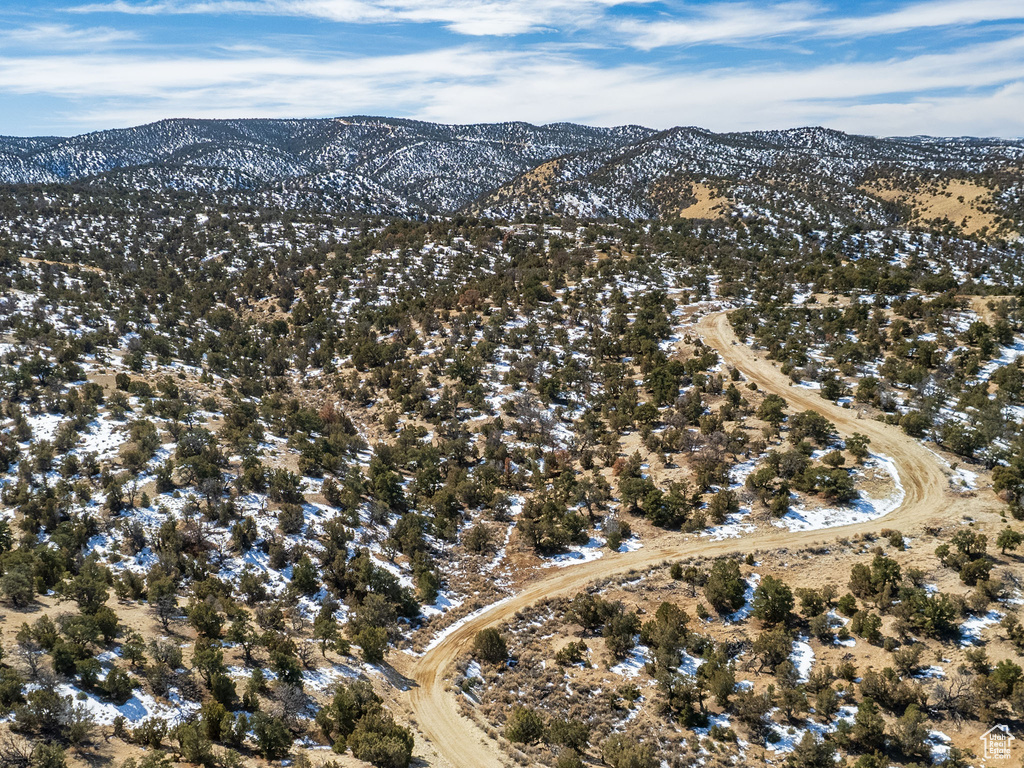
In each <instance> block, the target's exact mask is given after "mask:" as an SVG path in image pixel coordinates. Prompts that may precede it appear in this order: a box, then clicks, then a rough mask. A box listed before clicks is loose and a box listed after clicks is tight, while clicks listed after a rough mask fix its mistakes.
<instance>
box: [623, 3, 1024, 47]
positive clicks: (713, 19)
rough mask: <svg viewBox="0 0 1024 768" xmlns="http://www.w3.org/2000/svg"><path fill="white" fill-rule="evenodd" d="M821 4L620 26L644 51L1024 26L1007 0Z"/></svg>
mask: <svg viewBox="0 0 1024 768" xmlns="http://www.w3.org/2000/svg"><path fill="white" fill-rule="evenodd" d="M827 10H828V8H827V7H826V6H824V5H821V4H819V3H809V2H793V3H779V4H775V5H766V4H763V3H745V2H722V3H714V4H711V5H704V6H699V7H694V8H693V11H692V13H691V14H690V15H688V16H687V17H685V18H679V17H677V16H666V17H664V18H660V19H658V20H656V21H644V20H640V19H630V20H627V21H623V22H621V23H620V24H619V26H618V29H619V31H620V32H621V33H623V34H624V35H626V36H628V37H629V38H630V41H631V45H633V46H634V47H636V48H640V49H642V50H652V49H654V48H662V47H666V46H685V45H696V44H741V43H743V44H746V43H751V42H758V41H765V40H770V39H772V38H777V37H781V36H790V35H796V36H800V37H803V38H856V37H866V36H872V35H887V34H896V33H900V32H908V31H911V30H918V29H922V30H923V29H934V28H937V27H953V26H964V25H972V24H979V23H982V22H990V21H1024V8H1022V7H1021V6H1020V5H1019V4H1016V3H1012V2H1006V1H1005V0H944V1H943V2H923V3H917V4H914V5H909V6H906V7H904V8H900V9H897V10H894V11H887V12H885V13H879V14H874V15H870V16H834V15H827V13H826V11H827Z"/></svg>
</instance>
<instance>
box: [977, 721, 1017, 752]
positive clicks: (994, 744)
mask: <svg viewBox="0 0 1024 768" xmlns="http://www.w3.org/2000/svg"><path fill="white" fill-rule="evenodd" d="M981 741H982V743H983V744H984V745H985V756H984V759H985V760H1005V759H1007V758H1009V757H1010V751H1011V746H1012V744H1013V742H1014V741H1016V739H1015V738H1014V736H1013V734H1012V733H1010V728H1009V726H1007V725H994V726H992V727H991V728H989V729H988V730H987V731H985V732H984V733H983V734H981Z"/></svg>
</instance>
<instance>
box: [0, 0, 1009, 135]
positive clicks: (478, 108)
mask: <svg viewBox="0 0 1024 768" xmlns="http://www.w3.org/2000/svg"><path fill="white" fill-rule="evenodd" d="M345 115H386V116H393V117H411V118H418V119H423V120H431V121H437V122H446V123H472V122H495V121H503V120H524V121H527V122H531V123H536V124H543V123H552V122H562V121H570V122H580V123H586V124H590V125H604V126H608V125H621V124H628V123H633V124H641V125H646V126H649V127H653V128H668V127H671V126H676V125H697V126H701V127H704V128H709V129H711V130H715V131H742V130H756V129H776V128H791V127H798V126H805V125H823V126H826V127H829V128H836V129H839V130H843V131H847V132H852V133H863V134H870V135H879V136H894V135H915V134H929V135H935V136H965V135H971V136H999V137H1005V138H1013V137H1021V136H1024V0H917V1H911V2H900V1H899V0H884V1H882V0H849V1H847V2H826V1H824V0H820V1H814V0H810V1H804V0H795V1H794V2H786V1H784V2H745V1H742V0H741V1H737V2H732V1H730V2H722V1H720V0H707V1H697V0H695V1H693V2H689V1H687V0H663V1H650V2H649V1H648V0H505V1H504V2H496V1H494V0H35V2H26V1H25V0H2V2H0V134H4V135H20V136H28V135H72V134H77V133H84V132H88V131H94V130H101V129H105V128H119V127H127V126H131V125H138V124H142V123H147V122H153V121H155V120H160V119H163V118H171V117H191V118H228V117H282V118H303V117H333V116H345Z"/></svg>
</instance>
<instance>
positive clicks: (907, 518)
mask: <svg viewBox="0 0 1024 768" xmlns="http://www.w3.org/2000/svg"><path fill="white" fill-rule="evenodd" d="M698 331H699V333H700V335H701V336H702V337H703V338H704V340H705V342H706V343H707V344H709V345H710V346H712V347H714V348H715V349H716V350H718V352H719V353H720V354H721V356H722V357H723V358H724V360H725V362H726V363H727V364H729V365H731V366H735V367H737V368H739V369H740V371H742V372H743V374H744V375H745V376H746V377H747V378H748V379H749V380H751V381H754V382H756V383H757V385H758V386H759V387H760V388H761V389H763V390H765V391H767V392H774V393H776V394H779V395H781V396H783V397H784V398H786V400H787V402H788V403H789V407H790V410H791V411H802V410H807V409H812V410H815V411H817V412H819V413H821V414H822V415H824V416H826V417H827V418H828V419H830V420H831V421H832V422H834V423H835V425H836V427H837V428H838V429H839V431H840V433H842V434H845V435H850V434H852V433H853V432H860V433H861V434H864V435H867V436H868V437H869V438H871V446H870V448H871V450H872V451H873V452H874V453H881V454H885V455H887V456H889V457H890V458H891V459H893V461H894V462H895V463H896V466H897V469H898V471H899V474H900V480H901V481H902V483H903V486H904V489H905V491H906V496H905V498H904V501H903V504H902V505H901V506H900V507H899V508H898V509H896V510H895V511H893V512H892V513H890V514H889V515H887V516H886V518H885V520H884V522H883V521H879V520H874V521H869V522H864V523H857V524H854V525H846V526H842V527H836V528H830V529H828V530H819V531H803V532H798V533H793V532H790V531H788V530H786V529H782V528H780V529H762V530H759V531H757V532H756V533H752V534H750V535H748V536H745V537H743V538H740V539H726V540H723V541H709V540H707V539H702V538H700V537H695V536H693V535H687V534H680V533H666V534H665V535H664V536H662V537H659V538H658V539H657V540H654V541H651V542H645V545H644V547H643V548H642V549H640V550H637V551H634V552H625V553H608V554H606V555H605V556H604V557H603V558H601V559H600V560H593V561H590V562H587V563H583V564H581V565H578V566H571V567H567V568H552V569H550V570H548V571H546V572H545V573H544V574H543V575H542V576H540V577H539V578H538V579H537V580H536V581H534V582H532V583H531V584H530V585H529V586H528V587H526V588H525V589H524V590H523V591H521V592H520V593H518V594H516V595H515V596H513V597H512V598H511V599H508V600H506V601H505V602H502V603H499V604H497V605H495V606H493V607H492V608H491V609H490V610H488V611H486V612H484V613H482V614H480V615H479V616H476V617H474V618H473V619H472V620H470V621H468V622H466V623H465V624H463V625H461V626H459V627H458V628H457V629H455V630H453V631H451V632H450V633H449V634H448V635H447V636H445V637H444V639H443V640H441V641H440V642H439V643H437V644H436V645H435V646H434V647H433V648H431V649H430V650H429V651H427V652H426V653H424V655H423V656H422V657H420V658H418V659H415V660H409V661H408V662H407V663H406V664H403V665H402V666H403V667H405V668H404V669H402V670H401V671H402V672H404V673H405V674H406V675H407V676H408V677H409V678H411V679H412V680H413V681H414V685H413V686H412V687H411V688H410V690H409V692H408V697H409V703H410V705H411V708H412V710H413V713H414V717H415V720H416V724H417V727H418V729H419V731H420V732H421V733H422V734H423V736H425V737H426V738H427V739H428V740H429V742H430V744H431V746H432V749H433V750H434V751H436V753H437V754H438V755H440V757H441V760H442V763H441V764H442V765H447V766H450V768H470V767H472V768H500V767H501V766H507V765H511V760H510V759H508V758H507V757H506V756H505V755H504V754H503V753H502V752H501V750H500V749H499V748H498V745H497V744H495V743H494V742H493V741H492V740H491V739H490V738H488V737H487V735H486V734H485V733H483V731H482V730H481V729H480V728H479V727H477V725H476V724H474V723H473V722H471V721H470V720H468V719H466V718H465V717H463V716H462V715H461V714H459V710H458V703H457V700H456V694H452V693H448V692H447V691H446V690H445V679H446V677H447V676H448V674H449V673H450V671H451V668H452V666H453V664H454V663H455V662H456V661H457V660H458V659H459V658H460V657H461V656H462V655H464V654H465V653H466V652H467V651H468V650H469V649H470V648H471V647H472V643H473V639H474V637H475V636H476V633H477V632H479V631H480V630H481V629H484V628H486V627H493V626H498V625H500V624H502V623H504V622H506V621H508V620H510V619H511V618H512V616H513V615H514V614H515V613H516V612H517V611H520V610H522V609H524V608H527V607H529V606H530V605H532V604H533V603H535V602H537V601H538V600H540V599H541V598H544V597H553V596H559V595H570V594H574V593H576V592H578V591H579V590H581V589H583V588H585V587H586V586H587V585H588V584H590V583H592V582H594V581H597V580H599V579H603V578H607V577H609V576H615V575H619V574H622V573H624V572H626V571H629V570H632V569H640V570H646V569H649V568H652V567H655V566H657V565H659V564H660V563H662V562H664V561H666V560H678V559H681V558H684V557H689V556H696V555H699V556H702V557H713V556H718V555H723V554H728V553H732V552H750V551H753V550H755V549H762V550H764V549H772V548H782V547H789V548H803V547H807V546H809V545H812V544H816V543H825V542H828V541H831V540H834V539H835V538H837V537H839V536H849V535H851V534H855V533H861V532H867V531H878V530H879V528H881V527H891V528H899V529H900V530H903V531H905V532H910V531H915V530H920V529H921V528H922V527H923V526H925V525H940V524H943V523H945V524H949V523H950V522H952V521H954V520H958V519H959V518H960V516H961V515H962V514H967V513H970V514H973V515H977V514H978V513H979V512H981V511H985V510H992V511H995V510H996V509H997V503H996V501H995V499H994V497H991V496H978V497H973V498H968V497H959V496H954V495H952V494H951V493H950V492H949V491H948V481H947V478H946V475H945V474H944V472H943V467H942V464H941V462H940V460H939V459H938V457H937V456H936V455H935V454H933V453H932V452H931V451H929V450H928V449H927V448H925V447H924V446H922V445H921V444H920V443H918V442H917V441H915V440H913V439H912V438H909V437H907V436H906V435H904V434H903V433H902V432H901V431H900V430H899V429H897V428H894V427H891V426H889V425H886V424H882V423H880V422H877V421H873V420H871V419H858V418H857V412H856V411H855V410H854V409H848V408H842V407H840V406H837V405H834V404H832V403H830V402H828V401H826V400H824V399H822V398H821V397H820V396H819V394H818V393H817V392H815V391H811V390H807V389H802V388H800V387H792V386H790V385H789V380H788V379H787V378H786V377H785V376H783V375H782V374H781V373H780V372H779V371H778V370H777V369H776V368H775V367H773V366H772V365H771V363H769V362H767V361H765V360H762V359H761V358H760V357H758V355H757V354H756V353H755V352H754V351H753V350H751V349H749V348H748V347H747V346H745V345H743V344H740V343H739V342H738V341H737V339H736V336H735V334H734V333H733V331H732V328H731V327H730V326H729V323H728V320H727V318H726V315H725V314H724V313H719V314H714V315H709V316H707V317H705V318H704V319H703V320H702V321H701V322H700V323H699V325H698Z"/></svg>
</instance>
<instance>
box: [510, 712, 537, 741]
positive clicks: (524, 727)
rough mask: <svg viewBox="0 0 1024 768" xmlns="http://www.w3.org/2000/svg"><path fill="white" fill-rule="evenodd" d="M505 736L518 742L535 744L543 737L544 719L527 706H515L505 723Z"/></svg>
mask: <svg viewBox="0 0 1024 768" xmlns="http://www.w3.org/2000/svg"><path fill="white" fill-rule="evenodd" d="M505 738H506V739H508V740H509V741H511V742H514V743H519V744H536V743H537V742H538V741H540V740H541V739H543V738H544V721H543V720H542V719H541V717H540V715H538V714H537V713H536V712H534V711H533V710H532V709H529V708H528V707H516V708H515V709H514V710H512V714H511V715H510V716H509V718H508V722H507V723H505Z"/></svg>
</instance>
